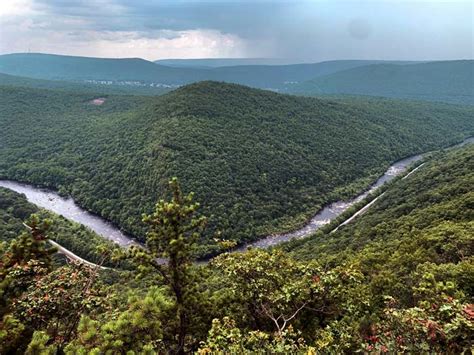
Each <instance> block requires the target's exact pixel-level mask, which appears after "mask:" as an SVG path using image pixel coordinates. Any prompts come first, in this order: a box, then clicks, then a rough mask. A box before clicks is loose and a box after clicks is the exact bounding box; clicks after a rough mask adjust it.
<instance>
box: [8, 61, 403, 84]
mask: <svg viewBox="0 0 474 355" xmlns="http://www.w3.org/2000/svg"><path fill="white" fill-rule="evenodd" d="M380 62H381V61H363V60H338V61H330V62H321V63H313V64H292V65H238V66H226V67H217V68H195V67H179V68H178V67H171V66H165V65H161V64H156V63H153V62H149V61H146V60H144V59H139V58H127V59H110V58H105V59H104V58H88V57H72V56H62V55H52V54H40V53H18V54H7V55H2V56H0V72H2V73H5V74H10V75H17V76H23V77H30V78H36V79H48V80H69V81H86V80H87V81H90V80H105V81H113V82H119V81H142V82H147V83H155V84H161V85H172V86H173V85H184V84H188V83H192V82H197V81H203V80H215V81H225V82H232V83H237V84H242V85H248V86H253V87H257V88H263V89H273V90H276V91H278V90H280V89H283V88H284V86H285V85H286V84H288V83H291V82H302V81H306V80H310V79H313V78H316V77H319V76H322V75H327V74H332V73H335V72H338V71H341V70H345V69H351V68H355V67H359V66H364V65H369V64H374V63H380ZM390 63H392V62H390ZM400 63H401V62H400Z"/></svg>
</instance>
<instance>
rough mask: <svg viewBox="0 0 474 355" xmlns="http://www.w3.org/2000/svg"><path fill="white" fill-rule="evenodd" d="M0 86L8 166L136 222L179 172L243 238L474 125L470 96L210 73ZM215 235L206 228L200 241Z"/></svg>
mask: <svg viewBox="0 0 474 355" xmlns="http://www.w3.org/2000/svg"><path fill="white" fill-rule="evenodd" d="M92 99H93V96H91V95H90V94H67V93H64V92H56V91H48V90H34V89H24V88H1V96H0V103H1V105H0V107H1V108H2V112H1V115H0V124H1V126H2V127H4V129H2V130H1V131H0V178H10V179H17V180H21V181H26V182H31V183H35V184H40V185H44V186H48V187H52V188H55V189H58V190H59V191H61V192H63V193H68V194H71V195H72V196H73V197H74V198H75V199H76V200H77V201H78V202H79V203H80V204H81V205H83V206H85V207H86V208H88V209H90V210H91V211H94V212H96V213H98V214H100V215H102V216H104V217H106V218H108V219H110V220H112V221H113V222H115V223H117V224H118V225H119V226H121V227H122V228H124V229H125V230H126V231H128V232H130V233H133V234H134V235H136V236H139V237H141V236H143V230H144V229H143V228H144V226H143V225H142V224H141V223H140V216H141V214H142V213H144V212H149V211H150V210H151V209H152V207H153V205H154V202H155V201H156V200H157V199H158V198H161V197H162V196H163V194H165V192H166V191H167V181H168V179H169V178H170V177H172V176H177V177H179V178H180V180H181V181H182V185H183V188H184V189H185V191H195V192H196V199H197V200H198V201H200V202H201V203H202V205H203V206H205V208H204V212H205V214H207V215H209V216H210V229H209V234H208V236H209V237H211V236H212V234H213V233H214V232H216V231H218V230H222V231H224V232H223V234H224V235H223V236H224V237H228V238H232V239H235V240H237V241H239V242H242V241H246V240H254V239H256V238H259V237H261V236H264V235H266V234H268V233H271V232H274V231H276V230H280V231H281V230H287V229H291V228H294V227H295V226H297V225H298V224H300V223H303V222H304V220H305V219H307V218H308V217H309V216H310V215H311V214H313V213H315V212H316V211H317V210H318V209H319V208H320V207H321V206H322V205H324V204H326V203H328V202H330V201H333V200H336V199H339V198H341V197H347V196H349V195H350V194H354V193H355V192H357V191H358V190H360V189H361V188H362V187H365V186H367V185H368V183H369V182H370V181H372V180H373V179H375V177H376V176H377V175H378V174H380V173H382V172H383V171H384V170H385V169H386V167H387V166H388V164H389V163H391V162H393V161H395V160H397V159H400V158H402V157H405V156H407V155H411V154H414V153H418V152H421V151H426V150H431V149H433V148H436V147H440V146H445V145H448V144H450V143H453V142H455V141H459V140H461V139H462V138H464V137H465V136H467V135H470V134H472V133H473V132H474V122H473V120H472V115H473V109H472V108H468V107H456V106H453V105H442V104H436V105H435V104H422V103H405V102H396V101H390V100H373V101H372V102H367V101H364V100H361V101H357V100H352V101H351V102H350V103H343V102H339V103H334V102H330V101H323V100H318V99H312V98H303V97H293V96H289V95H280V94H275V93H271V92H267V91H262V90H256V89H250V88H247V87H242V86H238V85H231V84H221V83H215V82H203V83H198V84H193V85H189V86H186V87H183V88H180V89H178V90H176V91H174V92H171V93H168V94H166V95H163V96H160V97H154V98H150V97H127V96H111V95H110V96H108V97H107V98H106V101H105V102H104V104H102V105H100V106H96V105H92V104H91V100H92ZM203 243H204V244H207V243H208V241H203Z"/></svg>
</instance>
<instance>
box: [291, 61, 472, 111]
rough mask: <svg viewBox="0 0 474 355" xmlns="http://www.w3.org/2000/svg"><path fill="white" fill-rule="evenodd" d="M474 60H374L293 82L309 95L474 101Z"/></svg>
mask: <svg viewBox="0 0 474 355" xmlns="http://www.w3.org/2000/svg"><path fill="white" fill-rule="evenodd" d="M473 83H474V61H472V60H462V61H445V62H430V63H422V64H413V65H392V64H374V65H369V66H363V67H358V68H352V69H348V70H345V71H339V72H337V73H333V74H329V75H326V76H323V77H318V78H315V79H313V80H310V81H307V82H304V83H301V84H297V85H292V86H291V87H289V88H288V90H289V91H291V92H293V93H301V94H306V95H320V94H353V95H372V96H386V97H394V98H408V99H416V100H429V101H445V102H452V103H459V104H471V105H472V104H474V84H473Z"/></svg>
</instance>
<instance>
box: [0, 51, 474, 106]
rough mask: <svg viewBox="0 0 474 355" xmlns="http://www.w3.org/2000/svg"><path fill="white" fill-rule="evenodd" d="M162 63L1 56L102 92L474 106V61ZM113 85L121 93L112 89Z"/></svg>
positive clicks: (27, 71)
mask: <svg viewBox="0 0 474 355" xmlns="http://www.w3.org/2000/svg"><path fill="white" fill-rule="evenodd" d="M157 62H158V64H157V63H154V62H150V61H147V60H144V59H139V58H126V59H111V58H88V57H72V56H62V55H51V54H40V53H18V54H7V55H2V56H0V73H4V74H9V75H14V76H21V77H27V78H35V79H43V80H61V81H71V82H77V83H81V84H92V85H99V91H100V90H104V85H107V88H108V89H107V92H116V93H118V92H121V91H124V92H128V93H131V92H133V93H137V94H152V95H155V94H160V93H162V92H164V91H169V90H170V89H173V88H176V87H178V86H182V85H186V84H189V83H193V82H198V81H205V80H214V81H221V82H229V83H236V84H242V85H247V86H251V87H255V88H261V89H267V90H273V91H278V92H284V93H292V94H298V95H310V96H319V95H327V94H330V95H331V94H337V95H340V94H346V95H347V94H348V95H370V96H384V97H393V98H403V99H416V100H429V101H445V102H451V103H462V104H474V94H473V90H474V89H473V84H472V83H473V79H474V76H473V70H474V61H472V60H464V61H443V62H423V63H421V62H406V61H405V62H403V61H379V60H336V61H328V62H321V63H312V64H291V65H277V64H275V65H257V64H255V63H267V64H269V63H271V60H269V59H258V58H257V59H252V58H249V59H232V58H224V59H189V60H184V59H183V60H178V59H176V60H175V59H170V60H160V61H157ZM164 64H166V65H164ZM235 64H239V65H235ZM229 65H230V66H229ZM3 79H4V78H3ZM3 79H2V78H0V84H1V83H2V80H3ZM10 81H11V80H10ZM37 84H38V83H36V84H35V85H32V86H34V87H37V86H36V85H37ZM26 86H29V85H26ZM53 86H54V85H53ZM113 87H118V91H115V89H114V90H113V91H110V90H111V89H112V88H113Z"/></svg>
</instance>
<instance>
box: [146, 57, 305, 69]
mask: <svg viewBox="0 0 474 355" xmlns="http://www.w3.org/2000/svg"><path fill="white" fill-rule="evenodd" d="M155 63H157V64H162V65H167V66H169V67H179V68H185V67H187V68H189V67H191V68H218V67H231V66H236V65H289V64H299V63H307V61H304V60H291V59H279V58H199V59H159V60H155Z"/></svg>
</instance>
